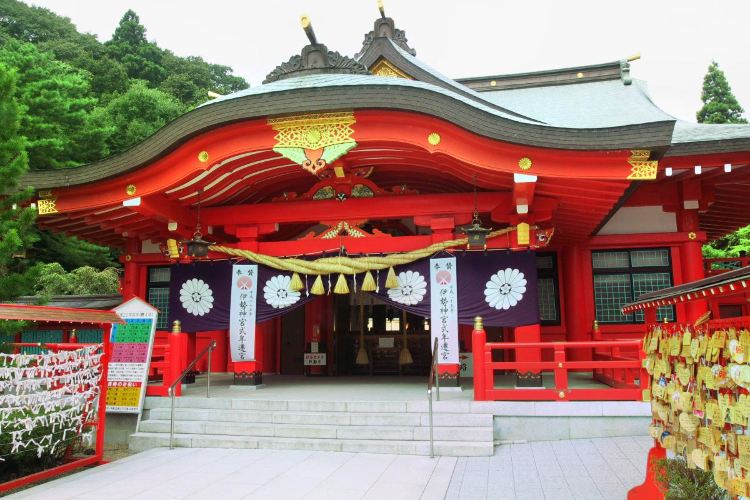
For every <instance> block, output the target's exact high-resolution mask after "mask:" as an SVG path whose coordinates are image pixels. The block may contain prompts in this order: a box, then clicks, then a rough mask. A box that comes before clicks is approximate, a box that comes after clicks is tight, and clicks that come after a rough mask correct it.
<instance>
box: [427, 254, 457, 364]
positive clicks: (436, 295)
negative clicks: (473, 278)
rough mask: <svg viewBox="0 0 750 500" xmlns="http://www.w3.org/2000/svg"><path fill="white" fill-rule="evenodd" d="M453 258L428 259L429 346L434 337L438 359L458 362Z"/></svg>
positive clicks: (443, 361)
mask: <svg viewBox="0 0 750 500" xmlns="http://www.w3.org/2000/svg"><path fill="white" fill-rule="evenodd" d="M457 285H458V277H457V276H456V258H455V257H446V258H441V259H430V334H431V342H430V347H432V345H434V343H435V340H434V339H435V338H437V339H438V363H440V364H458V290H457Z"/></svg>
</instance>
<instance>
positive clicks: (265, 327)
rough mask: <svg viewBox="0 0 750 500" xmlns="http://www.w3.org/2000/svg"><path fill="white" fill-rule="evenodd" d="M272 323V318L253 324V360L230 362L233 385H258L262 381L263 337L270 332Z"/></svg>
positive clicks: (273, 323) (272, 327)
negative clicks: (232, 370) (232, 372)
mask: <svg viewBox="0 0 750 500" xmlns="http://www.w3.org/2000/svg"><path fill="white" fill-rule="evenodd" d="M274 325H275V322H274V320H272V319H271V320H268V321H264V322H263V323H257V324H256V325H255V353H254V357H255V360H254V361H241V362H235V363H233V364H232V365H233V369H234V385H260V384H262V383H263V361H264V359H263V358H264V353H265V337H266V335H267V334H268V335H271V334H272V332H273V331H274Z"/></svg>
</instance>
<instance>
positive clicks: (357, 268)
mask: <svg viewBox="0 0 750 500" xmlns="http://www.w3.org/2000/svg"><path fill="white" fill-rule="evenodd" d="M515 230H516V228H515V226H513V227H506V228H505V229H499V230H497V231H492V232H491V233H489V234H488V235H487V239H490V238H495V237H497V236H502V235H504V234H508V233H510V232H511V231H515ZM467 242H468V239H467V238H458V239H455V240H448V241H440V242H438V243H433V244H432V245H430V246H428V247H425V248H422V249H418V250H412V251H410V252H403V253H392V254H390V255H384V256H367V257H356V258H355V257H344V256H336V257H321V258H320V259H316V260H305V259H297V258H284V257H274V256H272V255H265V254H260V253H255V252H251V251H250V250H241V249H238V248H230V247H225V246H222V245H211V246H210V247H208V248H209V250H211V251H214V252H219V253H224V254H227V255H231V256H234V257H242V258H244V259H247V260H250V261H252V262H255V263H258V264H262V265H264V266H268V267H271V268H273V269H278V270H279V271H290V272H295V273H302V274H313V275H322V274H333V273H343V274H358V273H363V272H366V271H377V270H380V269H387V268H389V267H393V266H399V265H403V264H409V263H410V262H414V261H416V260H419V259H423V258H425V257H429V256H430V255H432V254H434V253H436V252H439V251H441V250H445V249H447V248H451V247H458V246H462V245H466V244H467Z"/></svg>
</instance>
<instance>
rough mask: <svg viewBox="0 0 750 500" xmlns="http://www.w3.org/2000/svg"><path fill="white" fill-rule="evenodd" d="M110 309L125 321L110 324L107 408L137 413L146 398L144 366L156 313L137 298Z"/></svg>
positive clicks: (114, 410)
mask: <svg viewBox="0 0 750 500" xmlns="http://www.w3.org/2000/svg"><path fill="white" fill-rule="evenodd" d="M114 311H115V312H116V313H117V314H118V315H119V316H120V317H121V318H122V319H124V320H125V324H124V325H112V334H111V337H110V338H111V344H110V345H111V346H112V357H111V358H110V360H109V374H108V376H107V411H108V412H110V413H136V414H137V413H140V412H141V409H142V408H143V400H144V398H145V397H146V384H147V382H148V365H149V363H150V362H151V350H152V349H153V346H154V333H155V332H156V318H157V315H158V313H159V312H158V311H157V310H156V309H155V308H154V307H153V306H152V305H151V304H149V303H147V302H144V301H143V300H141V299H139V298H137V297H136V298H133V299H131V300H129V301H127V302H125V303H124V304H121V305H119V306H117V307H116V308H115V309H114Z"/></svg>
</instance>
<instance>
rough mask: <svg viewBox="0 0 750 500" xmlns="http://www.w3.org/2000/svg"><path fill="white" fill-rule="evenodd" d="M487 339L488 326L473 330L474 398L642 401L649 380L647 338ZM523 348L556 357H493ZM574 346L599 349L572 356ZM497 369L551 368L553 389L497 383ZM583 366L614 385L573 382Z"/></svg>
mask: <svg viewBox="0 0 750 500" xmlns="http://www.w3.org/2000/svg"><path fill="white" fill-rule="evenodd" d="M486 340H487V336H486V334H485V332H484V330H474V332H473V334H472V350H473V352H474V399H475V400H477V401H498V400H507V401H605V400H607V401H611V400H619V401H641V398H642V392H641V386H640V381H641V380H648V377H647V375H646V373H645V370H644V369H643V368H642V359H643V354H642V353H643V349H642V342H643V341H642V340H610V341H591V342H507V343H506V342H503V343H488V342H487V341H486ZM519 349H522V350H525V351H526V352H527V353H528V352H529V351H530V350H536V351H538V352H540V353H541V351H543V350H551V351H553V360H552V361H541V359H542V357H541V356H538V359H539V360H538V361H492V353H493V351H515V352H518V351H517V350H519ZM572 349H595V350H596V354H595V356H594V359H592V360H584V361H579V360H571V359H570V358H569V355H568V354H569V353H568V351H569V350H572ZM623 350H624V351H625V352H623ZM606 351H609V353H607V352H606ZM627 351H629V352H630V356H628V355H627V354H628V352H627ZM532 352H533V351H532ZM634 353H638V354H637V357H632V356H633V354H634ZM498 370H510V371H512V372H520V373H527V372H532V373H540V372H552V373H553V374H554V388H539V389H537V388H530V389H523V388H519V389H516V388H496V387H495V373H496V372H497V371H498ZM581 371H584V372H592V373H593V377H594V378H595V379H597V380H599V381H601V382H605V383H607V385H610V387H606V388H572V387H570V384H569V374H570V372H581Z"/></svg>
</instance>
